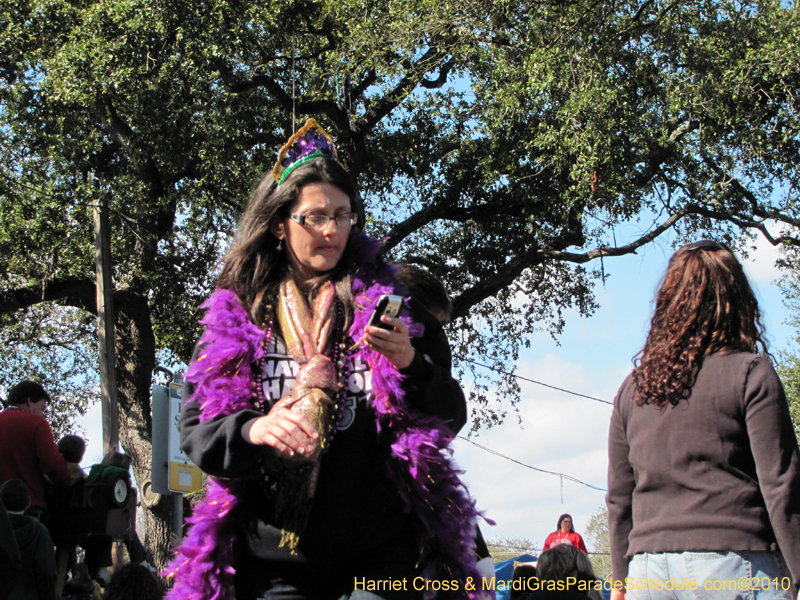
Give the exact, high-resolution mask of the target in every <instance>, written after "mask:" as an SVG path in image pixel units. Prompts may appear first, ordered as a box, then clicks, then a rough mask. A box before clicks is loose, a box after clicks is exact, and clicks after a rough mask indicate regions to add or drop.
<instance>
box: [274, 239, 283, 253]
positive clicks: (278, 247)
mask: <svg viewBox="0 0 800 600" xmlns="http://www.w3.org/2000/svg"><path fill="white" fill-rule="evenodd" d="M275 249H276V250H277V251H278V252H279V253H280V252H282V251H283V238H280V239H279V240H278V245H277V247H276V248H275Z"/></svg>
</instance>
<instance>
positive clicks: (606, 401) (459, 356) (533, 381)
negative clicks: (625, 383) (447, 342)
mask: <svg viewBox="0 0 800 600" xmlns="http://www.w3.org/2000/svg"><path fill="white" fill-rule="evenodd" d="M454 356H455V357H456V358H457V359H458V360H462V361H464V362H468V363H472V364H473V365H477V366H479V367H483V368H484V369H489V370H490V371H495V372H497V373H502V374H503V375H511V377H516V378H517V379H521V380H522V381H527V382H528V383H535V384H536V385H542V386H544V387H547V388H550V389H552V390H558V391H559V392H564V393H566V394H572V395H573V396H580V397H581V398H588V399H589V400H594V401H595V402H602V403H603V404H609V405H611V406H614V403H613V402H609V401H608V400H603V399H602V398H595V397H594V396H587V395H586V394H581V393H579V392H573V391H572V390H567V389H564V388H560V387H557V386H555V385H550V384H549V383H543V382H541V381H536V380H535V379H529V378H528V377H523V376H522V375H517V374H516V373H511V372H510V371H503V370H502V369H498V368H496V367H490V366H489V365H484V364H482V363H479V362H477V361H474V360H472V359H469V358H467V357H466V356H462V355H460V354H456V355H454Z"/></svg>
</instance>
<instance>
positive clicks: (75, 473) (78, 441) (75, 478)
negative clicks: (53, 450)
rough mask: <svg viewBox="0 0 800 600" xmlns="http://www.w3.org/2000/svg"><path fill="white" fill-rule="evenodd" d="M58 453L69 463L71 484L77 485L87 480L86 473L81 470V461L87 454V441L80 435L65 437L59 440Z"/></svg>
mask: <svg viewBox="0 0 800 600" xmlns="http://www.w3.org/2000/svg"><path fill="white" fill-rule="evenodd" d="M56 446H57V447H58V451H59V452H61V456H63V457H64V460H66V461H67V466H68V467H69V474H70V478H69V484H70V485H75V484H76V483H78V482H79V481H83V480H84V479H86V473H84V471H83V469H81V461H82V460H83V455H84V454H85V453H86V441H85V440H84V439H83V438H82V437H81V436H79V435H65V436H64V437H62V438H61V439H60V440H58V444H56Z"/></svg>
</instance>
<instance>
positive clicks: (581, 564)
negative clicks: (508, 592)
mask: <svg viewBox="0 0 800 600" xmlns="http://www.w3.org/2000/svg"><path fill="white" fill-rule="evenodd" d="M536 571H537V577H538V582H536V583H537V585H538V586H539V589H538V590H534V591H531V592H528V593H527V594H524V595H522V596H521V597H520V600H549V599H552V600H600V598H601V595H600V593H599V591H594V590H593V588H594V583H595V581H597V578H596V577H595V575H594V569H592V564H591V563H590V562H589V559H588V557H587V556H586V554H585V553H584V552H581V551H580V550H578V549H577V548H576V547H575V546H573V545H572V544H566V543H565V544H559V545H557V546H553V547H552V548H550V549H549V550H545V551H544V552H542V554H541V556H539V560H538V561H537V562H536Z"/></svg>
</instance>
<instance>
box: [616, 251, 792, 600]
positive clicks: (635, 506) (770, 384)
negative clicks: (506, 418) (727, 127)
mask: <svg viewBox="0 0 800 600" xmlns="http://www.w3.org/2000/svg"><path fill="white" fill-rule="evenodd" d="M759 352H760V353H759ZM608 455H609V456H608V494H607V495H606V504H607V505H608V524H609V536H610V542H611V568H612V572H613V575H612V576H613V580H614V582H615V583H617V582H623V581H624V580H625V579H626V577H630V578H632V579H633V581H634V582H637V581H642V580H645V579H647V580H649V581H656V580H661V581H666V580H669V581H673V582H676V581H677V582H680V581H685V580H690V581H694V582H695V584H696V585H698V586H700V590H701V591H700V592H695V591H692V590H691V589H687V586H686V585H682V586H681V587H680V589H678V588H676V587H675V586H673V588H672V589H670V588H667V589H661V590H657V589H648V590H642V589H637V588H639V587H641V586H640V585H637V586H635V587H634V589H632V590H630V591H629V592H628V593H627V595H628V596H630V598H631V599H639V598H648V599H652V600H660V599H663V600H667V599H670V600H672V599H675V598H678V599H681V600H682V599H687V600H688V599H690V598H696V597H702V598H704V599H712V598H720V599H722V598H724V599H728V598H734V597H736V598H739V597H746V598H752V599H754V600H765V599H770V600H772V599H786V600H789V599H793V598H794V597H795V596H794V594H795V592H794V591H793V590H792V583H794V585H795V586H796V585H797V584H798V583H800V451H799V450H798V446H797V439H796V438H795V435H794V431H793V428H792V421H791V418H790V415H789V406H788V404H787V402H786V396H785V394H784V391H783V386H782V385H781V382H780V379H778V375H777V374H776V373H775V370H774V369H773V367H772V364H771V362H770V357H769V354H768V353H767V344H766V341H765V338H764V330H763V325H762V323H761V312H760V310H759V308H758V302H757V300H756V297H755V295H754V293H753V290H752V288H751V287H750V283H749V282H748V280H747V276H746V275H745V273H744V270H743V269H742V265H741V263H739V261H738V260H737V259H736V257H735V256H734V255H733V253H732V252H731V251H730V249H728V248H727V247H726V246H724V245H723V244H720V243H718V242H715V241H711V240H702V241H699V242H695V243H693V244H688V245H686V246H683V247H682V248H679V249H678V250H677V251H676V252H675V254H674V255H673V256H672V258H670V261H669V265H668V266H667V271H666V273H665V275H664V279H663V282H662V283H661V286H660V289H659V290H658V293H657V295H656V302H655V313H654V314H653V319H652V322H651V325H650V331H649V332H648V334H647V341H646V342H645V345H644V349H643V350H642V351H641V353H640V354H639V355H638V358H637V360H636V363H635V367H634V369H633V372H632V373H631V374H630V375H629V376H628V377H627V378H626V379H625V381H624V382H623V384H622V387H621V388H620V390H619V393H618V394H617V397H616V399H615V400H614V410H613V412H612V414H611V426H610V430H609V439H608ZM787 562H788V568H787ZM790 572H791V574H790ZM742 581H747V582H748V584H747V591H746V592H742V593H741V595H740V594H739V593H737V592H736V589H737V588H735V587H734V588H733V590H732V588H731V586H735V585H741V582H742ZM755 582H758V585H756V583H755ZM751 583H752V585H751ZM718 586H719V587H718ZM662 587H663V586H662ZM720 588H722V589H720ZM739 589H741V588H739ZM714 590H717V591H714ZM625 596H626V593H625V592H624V591H622V590H616V589H615V590H614V591H612V596H611V597H612V599H620V598H624V597H625Z"/></svg>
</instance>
